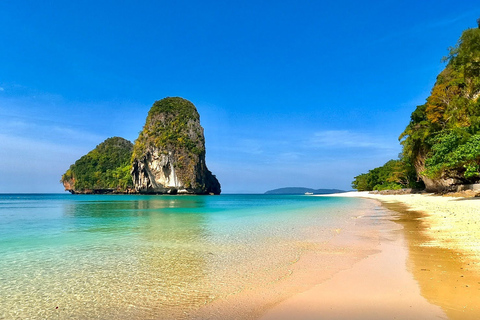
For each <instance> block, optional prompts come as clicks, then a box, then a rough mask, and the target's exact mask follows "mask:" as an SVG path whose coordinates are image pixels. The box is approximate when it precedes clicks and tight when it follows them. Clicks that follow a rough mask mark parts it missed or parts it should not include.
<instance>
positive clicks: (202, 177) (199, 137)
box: [131, 97, 221, 194]
mask: <svg viewBox="0 0 480 320" xmlns="http://www.w3.org/2000/svg"><path fill="white" fill-rule="evenodd" d="M132 160H133V161H132V170H131V174H132V179H133V185H134V187H135V189H136V190H137V191H138V192H140V193H153V194H162V193H168V194H177V193H179V194H220V192H221V190H220V183H219V182H218V180H217V178H216V177H215V176H214V175H213V174H212V173H211V172H210V171H209V170H208V169H207V166H206V163H205V137H204V134H203V128H202V126H201V125H200V116H199V114H198V111H197V109H196V107H195V106H194V105H193V104H192V103H191V102H190V101H188V100H185V99H182V98H179V97H173V98H171V97H169V98H165V99H162V100H159V101H156V102H155V103H154V104H153V106H152V108H151V109H150V111H149V112H148V116H147V120H146V122H145V126H144V127H143V130H142V131H141V132H140V134H139V136H138V138H137V140H136V141H135V145H134V149H133V157H132Z"/></svg>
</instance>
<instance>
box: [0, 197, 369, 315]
mask: <svg viewBox="0 0 480 320" xmlns="http://www.w3.org/2000/svg"><path fill="white" fill-rule="evenodd" d="M362 205H363V202H362V201H361V200H359V199H351V198H333V197H332V198H329V197H309V196H273V195H268V196H266V195H221V196H138V195H92V196H89V195H0V319H4V318H5V319H27V318H30V319H37V318H38V319H44V318H61V319H92V318H95V319H104V318H122V319H135V318H152V319H155V318H158V319H165V318H172V319H180V318H182V317H187V316H186V315H188V313H189V312H190V311H192V310H196V309H198V308H200V307H202V306H204V305H206V304H209V303H211V302H213V301H216V300H219V299H225V298H226V297H229V296H231V295H235V294H237V293H239V292H241V291H242V290H245V289H246V288H254V287H256V286H262V285H263V284H264V283H267V282H268V283H269V282H271V281H275V279H279V278H281V277H282V276H283V275H284V274H285V273H286V272H287V270H288V267H289V265H291V264H292V263H295V262H296V261H298V260H299V259H300V257H301V255H302V253H303V251H304V248H305V246H303V245H299V243H305V241H307V242H308V241H311V242H318V243H320V242H322V241H328V239H330V238H331V237H332V236H333V235H332V229H333V228H335V227H338V226H339V225H341V224H342V223H343V221H344V220H345V221H346V219H349V218H350V217H351V216H352V213H353V212H356V211H358V210H359V209H361V208H362Z"/></svg>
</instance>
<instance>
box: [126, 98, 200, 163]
mask: <svg viewBox="0 0 480 320" xmlns="http://www.w3.org/2000/svg"><path fill="white" fill-rule="evenodd" d="M199 121H200V115H199V114H198V111H197V109H196V108H195V106H194V105H193V103H191V102H190V101H188V100H186V99H183V98H179V97H168V98H164V99H162V100H159V101H156V102H155V103H154V104H153V106H152V108H151V109H150V111H149V112H148V116H147V120H146V123H145V126H144V127H143V130H142V132H140V134H139V136H138V139H137V140H136V141H135V146H134V151H133V159H140V158H141V157H142V156H143V155H144V153H145V150H146V149H147V148H148V147H150V146H155V147H157V148H159V149H160V150H167V149H168V150H171V149H176V148H183V149H185V150H187V151H188V152H189V153H191V154H194V155H200V154H201V153H202V152H205V149H204V145H205V141H204V138H203V132H197V131H198V129H197V128H196V126H195V125H194V124H195V123H197V122H199Z"/></svg>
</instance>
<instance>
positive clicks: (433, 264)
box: [261, 192, 480, 320]
mask: <svg viewBox="0 0 480 320" xmlns="http://www.w3.org/2000/svg"><path fill="white" fill-rule="evenodd" d="M337 196H342V197H364V198H370V199H375V200H379V201H381V202H382V203H383V204H384V205H385V206H386V207H387V208H388V209H390V210H392V211H390V212H391V216H390V219H393V220H395V221H396V222H397V224H398V225H399V226H401V228H400V230H399V231H398V232H395V231H392V230H385V237H384V240H383V241H381V245H380V249H381V251H380V253H377V254H372V255H370V256H369V257H368V258H366V259H363V260H362V261H360V262H358V263H356V264H355V265H353V267H352V268H351V269H348V270H344V271H342V272H339V273H337V274H335V275H334V276H333V277H332V278H331V279H329V280H327V281H324V282H322V283H320V284H318V285H316V286H315V287H313V288H312V289H310V290H307V291H305V292H303V293H300V294H297V295H295V296H293V297H291V298H289V299H286V300H284V301H283V302H281V303H280V304H278V305H277V306H275V307H274V308H272V309H270V310H269V311H268V312H266V313H265V314H264V316H263V317H262V318H261V319H264V320H269V319H270V320H273V319H480V268H479V260H480V219H479V218H480V200H475V199H462V198H449V197H440V196H433V195H373V194H368V193H364V192H351V193H346V194H339V195H337Z"/></svg>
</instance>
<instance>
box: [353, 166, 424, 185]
mask: <svg viewBox="0 0 480 320" xmlns="http://www.w3.org/2000/svg"><path fill="white" fill-rule="evenodd" d="M354 179H355V180H353V182H352V188H354V189H357V190H358V191H372V190H379V191H380V190H398V189H403V188H413V189H419V188H422V187H423V184H422V183H421V182H418V181H417V180H418V179H417V175H416V172H415V168H414V167H413V166H412V165H409V164H408V163H405V162H404V161H402V160H390V161H388V162H387V163H385V164H384V165H383V166H381V167H378V168H375V169H372V170H369V171H368V173H363V174H361V175H358V176H356V177H355V178H354Z"/></svg>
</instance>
